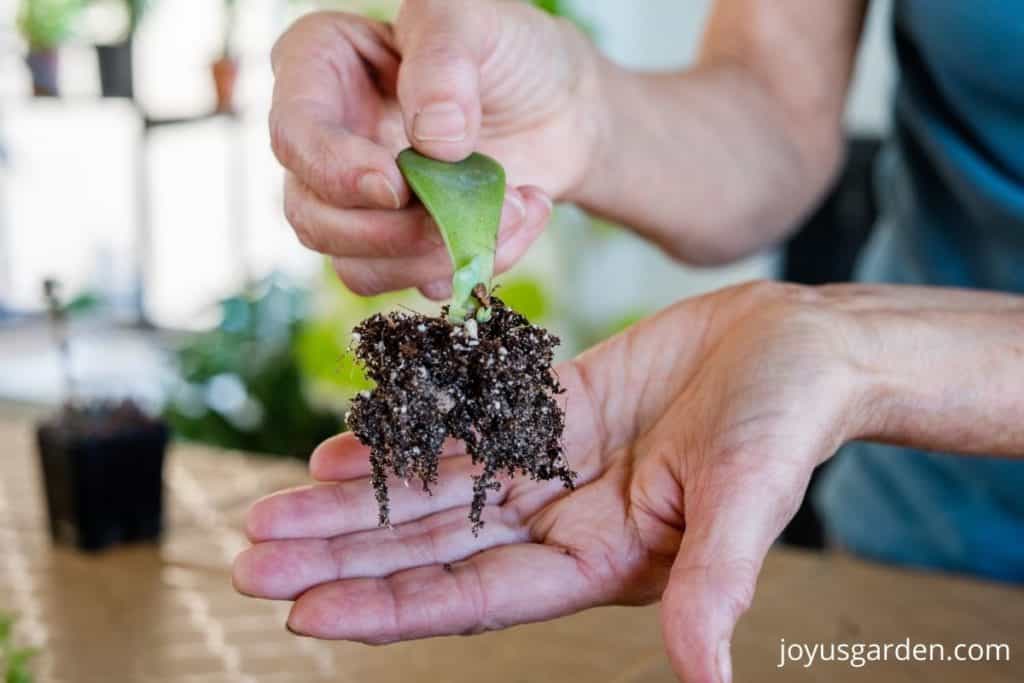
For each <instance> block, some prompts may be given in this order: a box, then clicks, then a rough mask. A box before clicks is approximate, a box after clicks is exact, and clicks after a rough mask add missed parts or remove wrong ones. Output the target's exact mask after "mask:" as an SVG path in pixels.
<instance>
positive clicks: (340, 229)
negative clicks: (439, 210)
mask: <svg viewBox="0 0 1024 683" xmlns="http://www.w3.org/2000/svg"><path fill="white" fill-rule="evenodd" d="M391 208H396V207H391ZM284 213H285V217H286V218H287V219H288V222H289V223H290V224H291V226H292V229H293V230H295V234H296V236H297V237H298V238H299V241H300V242H301V243H302V244H303V246H305V247H306V248H307V249H311V250H312V251H316V252H320V253H322V254H329V255H332V256H336V257H344V258H398V257H407V256H424V255H429V254H443V250H444V240H443V239H442V238H441V234H440V233H439V232H438V230H437V226H436V225H434V222H433V221H432V220H431V219H430V216H429V215H428V214H427V212H426V210H425V209H424V208H423V207H422V206H418V205H417V206H412V207H408V208H405V209H401V210H398V211H384V210H370V209H340V208H337V207H335V206H332V205H330V204H328V203H326V202H324V201H323V200H322V199H320V197H318V196H317V195H316V194H314V193H313V192H312V191H311V190H310V189H309V188H308V187H307V186H306V185H305V184H304V183H303V182H302V181H301V180H299V178H298V177H297V176H296V175H295V174H293V173H288V174H287V175H286V176H285V193H284Z"/></svg>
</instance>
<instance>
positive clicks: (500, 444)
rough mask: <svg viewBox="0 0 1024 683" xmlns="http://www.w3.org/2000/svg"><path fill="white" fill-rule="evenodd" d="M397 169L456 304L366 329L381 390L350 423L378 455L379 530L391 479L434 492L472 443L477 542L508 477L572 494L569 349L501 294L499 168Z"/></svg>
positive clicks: (418, 159) (421, 163) (364, 357)
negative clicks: (565, 375) (566, 405)
mask: <svg viewBox="0 0 1024 683" xmlns="http://www.w3.org/2000/svg"><path fill="white" fill-rule="evenodd" d="M398 165H399V167H400V168H401V169H402V172H403V173H404V174H405V177H406V179H407V180H408V181H409V185H410V186H411V187H412V189H413V191H414V192H415V193H416V194H417V195H418V196H419V198H420V200H421V201H422V202H423V204H424V205H425V206H426V208H427V210H428V211H429V212H430V213H431V215H432V216H433V217H434V220H435V222H436V223H437V226H438V228H439V229H440V231H441V234H442V235H443V237H444V241H445V244H446V245H447V247H448V253H449V255H450V256H451V259H452V265H453V272H454V275H453V278H452V292H453V299H452V302H451V304H450V305H449V306H447V307H446V308H444V309H442V317H437V318H434V317H428V316H424V315H419V314H415V313H407V312H394V313H390V314H387V315H380V314H378V315H375V316H373V317H371V318H369V319H368V320H364V321H363V322H362V323H361V324H360V325H359V326H358V327H357V328H356V330H355V334H353V335H352V340H353V346H352V350H353V353H354V354H355V356H356V359H357V360H358V362H359V363H360V364H361V365H362V367H363V369H364V370H365V371H366V375H367V377H368V378H369V379H370V380H372V381H373V382H374V383H375V386H374V388H373V390H372V391H369V392H363V393H360V394H359V395H358V396H356V397H355V398H354V399H353V400H352V408H351V410H350V411H349V413H348V415H347V416H346V422H347V424H348V427H349V429H351V430H352V431H353V432H354V433H355V435H356V436H357V437H358V438H359V440H360V441H361V442H362V443H363V444H364V445H366V446H368V447H369V449H370V464H371V466H372V477H371V483H372V485H373V488H374V491H375V493H376V497H377V503H378V506H379V509H380V510H379V511H380V524H381V526H389V525H390V523H391V518H390V510H389V506H388V499H389V494H388V478H389V476H392V475H393V476H395V477H396V478H397V479H398V480H399V481H403V482H405V483H406V485H408V483H409V480H410V479H413V478H414V479H418V480H419V481H420V482H421V483H422V485H423V488H424V490H425V491H427V492H428V493H429V491H430V487H431V486H432V485H433V484H435V483H436V482H437V480H438V465H439V457H440V455H441V450H442V448H443V446H444V442H445V440H446V439H449V438H452V439H456V440H459V441H461V442H462V443H463V444H465V448H466V453H467V454H468V455H469V456H470V458H471V460H472V461H473V463H474V464H476V465H478V466H479V467H480V471H479V473H478V474H476V475H475V476H473V478H472V481H473V483H472V487H473V499H472V503H471V505H470V509H469V513H468V516H469V519H470V522H471V523H472V530H473V533H474V534H476V533H478V532H479V531H480V529H481V528H483V526H484V513H485V511H486V509H487V500H488V495H489V494H491V493H492V492H494V491H496V490H498V489H500V488H501V481H500V479H501V477H502V476H507V477H513V476H517V475H524V476H529V477H531V478H532V479H534V480H536V481H549V480H552V479H558V480H560V481H561V482H562V483H563V484H564V485H565V487H566V488H570V489H571V488H572V486H573V479H574V478H575V476H576V475H575V473H574V472H573V471H572V470H571V469H570V468H569V465H568V463H567V462H566V460H565V457H564V453H563V449H562V443H561V439H562V432H563V431H564V428H565V420H564V413H563V411H562V408H561V406H559V404H558V402H557V400H556V398H557V395H558V394H560V393H562V387H561V386H560V385H559V383H558V378H557V377H556V376H555V374H554V372H553V371H552V368H551V363H552V359H553V357H554V349H555V347H556V346H557V345H558V343H559V340H558V337H555V336H554V335H552V334H550V333H549V332H547V331H546V330H543V329H541V328H539V327H537V326H535V325H532V324H530V321H528V320H527V319H526V318H525V317H523V316H522V315H520V314H519V313H517V312H516V311H514V310H512V309H511V308H509V307H507V306H506V305H505V304H504V303H503V302H502V301H501V300H500V299H499V298H497V297H495V296H492V295H491V292H490V283H491V278H492V276H493V274H494V252H495V246H496V242H497V236H498V227H499V224H500V223H501V210H502V204H503V202H504V197H505V172H504V170H503V169H502V168H501V166H500V165H499V164H498V162H496V161H494V160H493V159H489V158H487V157H485V156H483V155H480V154H474V155H472V156H470V157H469V158H468V159H466V160H465V161H463V162H460V163H457V164H449V163H444V162H440V161H434V160H433V159H428V158H426V157H423V156H421V155H419V154H417V153H416V152H413V151H411V150H406V151H405V152H402V154H401V155H399V157H398Z"/></svg>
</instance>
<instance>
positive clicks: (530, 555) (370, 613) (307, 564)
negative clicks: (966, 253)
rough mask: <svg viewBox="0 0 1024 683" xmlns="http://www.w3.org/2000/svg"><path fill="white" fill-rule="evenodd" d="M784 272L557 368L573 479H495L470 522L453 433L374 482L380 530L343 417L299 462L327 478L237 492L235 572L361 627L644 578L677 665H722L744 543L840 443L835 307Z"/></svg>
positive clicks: (347, 625) (510, 617)
mask: <svg viewBox="0 0 1024 683" xmlns="http://www.w3.org/2000/svg"><path fill="white" fill-rule="evenodd" d="M805 291H806V290H799V289H795V288H788V287H783V286H778V285H755V286H747V287H741V288H734V289H731V290H725V291H723V292H720V293H717V294H713V295H710V296H707V297H703V298H700V299H695V300H691V301H688V302H684V303H682V304H679V305H677V306H675V307H674V308H672V309H669V310H668V311H666V312H664V313H662V314H661V315H659V316H657V317H655V318H652V319H650V320H648V321H646V322H645V323H642V324H641V325H639V326H637V327H635V328H634V329H632V330H630V331H628V332H627V333H625V334H623V335H620V336H619V337H616V338H614V339H612V340H611V341H609V342H607V343H605V344H604V345H602V346H600V347H598V348H596V349H594V350H592V351H591V352H589V353H587V354H585V355H583V356H582V357H580V358H578V359H577V360H575V361H573V362H571V363H568V364H566V365H564V366H562V367H560V368H559V370H558V372H559V375H560V379H561V382H562V384H563V385H564V386H565V387H566V388H567V394H566V395H567V397H568V404H567V406H566V410H567V430H566V434H565V446H566V452H567V455H568V458H569V461H570V463H571V465H572V466H573V468H574V469H576V470H577V471H578V472H579V475H580V477H579V480H578V486H577V488H576V490H575V491H572V492H569V491H566V490H565V489H563V488H562V487H561V485H560V484H559V483H557V482H551V483H547V484H538V483H535V482H531V481H527V480H521V479H516V480H512V481H505V482H504V486H503V487H502V489H501V491H499V492H497V493H495V494H494V496H493V498H492V499H491V500H489V504H488V506H487V508H486V510H485V513H484V516H483V519H484V521H485V522H486V526H485V527H484V529H483V530H482V531H481V533H480V535H479V536H478V537H474V536H473V534H472V533H471V532H470V527H469V522H468V521H467V515H468V511H469V503H470V501H471V499H472V485H471V481H470V476H471V474H472V473H474V471H475V468H474V467H473V465H472V463H471V462H470V461H469V458H468V456H466V455H464V454H463V453H462V451H461V450H460V449H459V447H458V446H457V445H455V444H452V445H450V447H449V448H447V449H446V454H445V455H446V457H445V458H444V459H443V460H442V465H441V471H440V479H439V482H438V484H437V486H436V488H435V489H434V493H433V495H432V496H427V495H426V494H424V493H423V492H422V491H420V490H419V489H418V488H416V487H412V488H404V487H401V486H397V487H394V488H393V489H392V493H391V504H392V507H391V519H392V522H393V523H394V524H395V527H394V528H393V529H381V528H378V527H377V507H376V503H375V500H374V497H373V490H372V488H371V486H370V484H369V481H368V478H367V475H368V474H369V465H368V451H367V449H365V448H364V447H363V446H361V445H360V444H359V443H358V442H357V441H356V440H355V438H354V437H353V436H351V435H349V434H345V435H341V436H339V437H336V438H334V439H332V440H330V441H328V442H326V443H325V444H324V445H323V446H321V447H320V449H318V451H317V452H316V454H315V455H314V457H313V459H312V462H311V469H312V473H313V476H314V477H315V478H316V479H318V480H320V481H322V482H328V483H322V484H318V485H315V486H312V487H308V488H303V489H299V490H292V491H287V492H283V493H281V494H277V495H274V496H271V497H269V498H266V499H264V500H262V501H260V502H258V503H257V504H256V505H255V506H254V507H253V509H252V511H251V513H250V515H249V520H248V531H249V534H250V536H251V538H252V540H253V541H254V542H255V545H254V546H253V547H252V548H250V549H249V550H247V551H246V552H245V553H243V554H242V555H241V556H240V557H239V559H238V561H237V563H236V567H235V582H236V585H237V587H238V588H239V590H241V591H242V592H244V593H247V594H250V595H254V596H258V597H264V598H271V599H283V600H295V605H294V607H293V610H292V613H291V616H290V618H289V626H290V628H292V629H293V630H295V631H297V632H300V633H303V634H306V635H311V636H315V637H320V638H334V639H347V640H357V641H362V642H370V643H384V642H391V641H396V640H405V639H412V638H421V637H428V636H435V635H445V634H461V633H474V632H478V631H484V630H491V629H498V628H503V627H506V626H510V625H514V624H519V623H524V622H529V621H537V620H543V619H550V618H554V617H558V616H562V615H566V614H570V613H572V612H575V611H579V610H582V609H585V608H588V607H592V606H596V605H605V604H643V603H648V602H652V601H655V600H657V599H659V597H661V598H663V599H664V609H663V624H664V631H665V637H666V645H667V647H668V650H669V653H670V655H671V657H672V661H673V664H674V666H675V667H676V670H677V671H678V672H679V673H680V675H682V676H684V678H685V679H686V680H688V681H719V680H728V677H727V675H726V673H725V672H726V671H727V669H728V665H729V664H728V663H729V656H728V643H729V640H730V638H731V634H732V630H733V627H734V626H735V623H736V620H737V619H738V618H739V616H740V615H741V614H742V612H743V611H744V610H745V609H746V607H747V605H748V604H749V602H750V600H751V598H752V595H753V591H754V585H755V583H756V578H757V573H758V571H759V569H760V565H761V562H762V560H763V558H764V556H765V554H766V553H767V551H768V548H769V546H770V545H771V543H772V542H773V541H774V539H775V537H776V536H777V534H778V532H779V531H780V530H781V529H782V527H783V526H784V524H785V523H786V522H787V521H788V520H789V518H790V517H791V516H792V514H793V513H794V512H795V510H796V507H797V505H798V503H799V501H800V499H801V497H802V495H803V493H804V490H805V488H806V483H807V479H808V477H809V475H810V472H811V470H812V469H813V467H814V465H816V464H817V463H818V462H820V461H821V460H822V459H824V458H825V457H828V455H830V454H831V453H832V452H833V451H834V449H835V448H836V447H837V446H838V445H839V444H840V443H841V441H842V432H841V430H839V429H838V428H837V427H838V426H841V416H842V412H843V407H844V402H845V401H847V400H848V397H849V396H851V395H852V394H853V392H852V387H850V386H848V385H847V383H848V381H849V380H848V375H847V373H845V372H844V368H843V365H842V364H841V363H840V362H837V360H836V358H837V355H836V353H835V350H836V349H837V348H838V349H841V348H843V346H844V344H845V341H846V340H845V339H844V334H845V332H844V327H843V325H842V324H841V322H842V321H841V320H839V319H836V317H835V316H832V315H831V314H826V313H823V310H824V309H823V308H821V307H818V306H815V305H814V302H812V301H809V300H807V297H808V296H809V295H807V294H806V293H805ZM815 296H816V295H815Z"/></svg>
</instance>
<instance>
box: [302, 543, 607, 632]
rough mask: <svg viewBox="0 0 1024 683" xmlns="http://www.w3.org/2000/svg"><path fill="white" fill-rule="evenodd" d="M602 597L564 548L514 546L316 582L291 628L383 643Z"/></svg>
mask: <svg viewBox="0 0 1024 683" xmlns="http://www.w3.org/2000/svg"><path fill="white" fill-rule="evenodd" d="M601 595H602V593H601V589H600V587H599V586H596V585H595V583H594V582H593V581H591V580H589V579H587V578H586V576H585V575H584V574H582V573H581V572H580V570H579V566H578V564H577V562H576V560H575V559H574V558H573V557H572V556H571V555H568V554H566V553H565V552H564V551H563V550H561V549H558V548H555V547H550V546H543V545H537V544H516V545H506V546H501V547H497V548H493V549H491V550H486V551H484V552H482V553H480V554H478V555H474V556H473V557H471V558H469V559H468V560H466V561H464V562H457V563H452V564H451V565H449V566H447V567H444V566H441V565H436V564H435V565H431V566H426V567H418V568H416V569H409V570H406V571H401V572H398V573H396V574H393V575H391V576H388V577H386V578H365V579H352V580H348V581H337V582H333V583H327V584H324V585H321V586H318V587H316V588H313V589H311V590H309V591H308V592H306V593H304V594H303V595H302V596H301V597H300V598H299V599H298V601H296V603H295V605H294V606H293V607H292V611H291V615H290V616H289V618H288V626H289V628H290V629H291V630H292V631H295V632H297V633H301V634H304V635H309V636H313V637H316V638H327V639H336V640H354V641H359V642H363V643H371V644H383V643H390V642H395V641H398V640H410V639H414V638H426V637H430V636H441V635H454V634H468V633H478V632H482V631H489V630H495V629H500V628H504V627H507V626H510V625H513V624H523V623H528V622H533V621H541V620H544V619H553V618H555V617H559V616H563V615H566V614H571V613H573V612H576V611H579V610H581V609H585V608H587V607H591V606H594V605H595V604H598V602H599V601H600V599H601Z"/></svg>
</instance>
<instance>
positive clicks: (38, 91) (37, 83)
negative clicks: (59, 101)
mask: <svg viewBox="0 0 1024 683" xmlns="http://www.w3.org/2000/svg"><path fill="white" fill-rule="evenodd" d="M81 8H82V3H81V0H22V1H21V6H20V8H19V11H18V29H19V30H20V31H21V35H22V36H23V37H24V38H25V40H26V42H28V55H27V56H26V57H25V62H26V64H27V65H28V68H29V71H30V72H31V74H32V92H33V94H34V95H35V96H36V97H55V96H56V95H57V71H58V66H59V63H60V62H59V57H58V53H57V48H58V46H59V45H60V44H61V43H62V42H63V41H64V40H65V39H66V38H67V36H68V34H69V33H70V32H71V26H72V23H73V22H74V19H75V17H76V16H77V15H78V12H79V10H81Z"/></svg>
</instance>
